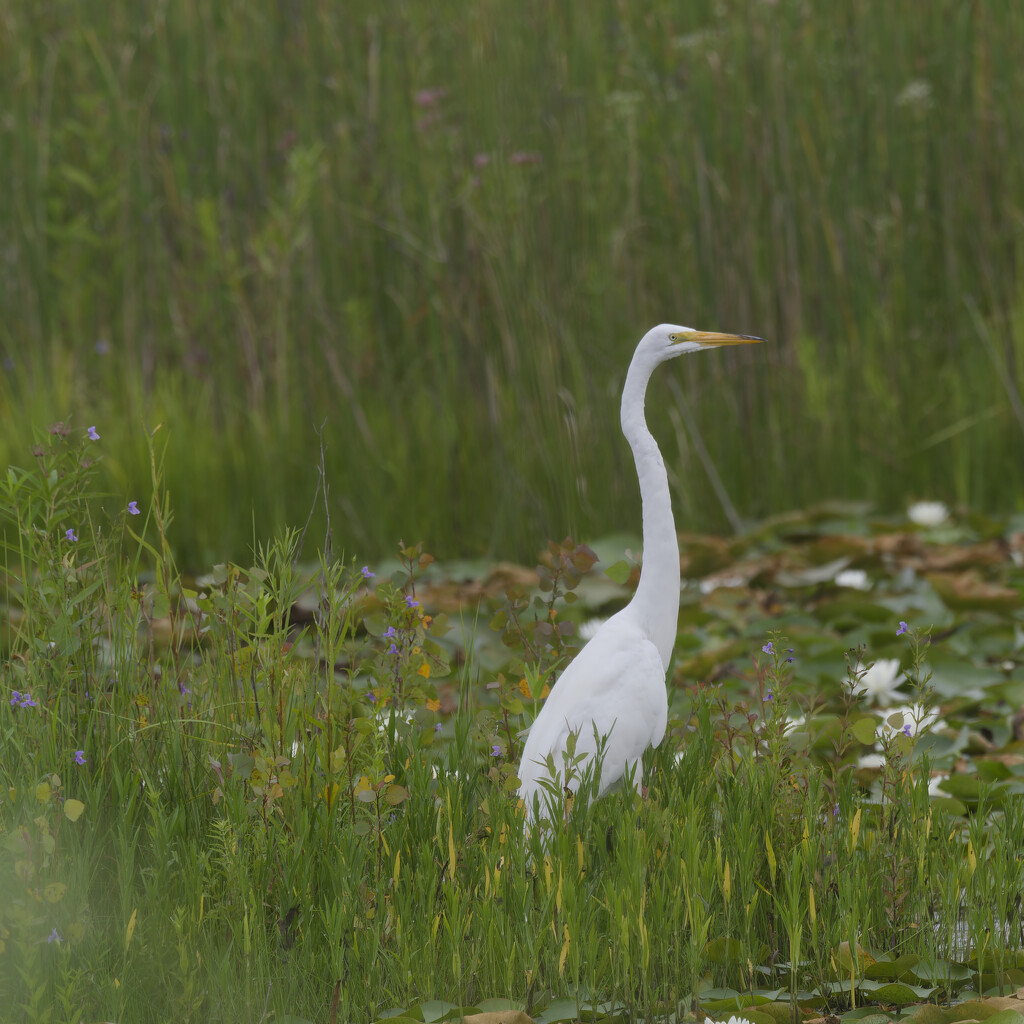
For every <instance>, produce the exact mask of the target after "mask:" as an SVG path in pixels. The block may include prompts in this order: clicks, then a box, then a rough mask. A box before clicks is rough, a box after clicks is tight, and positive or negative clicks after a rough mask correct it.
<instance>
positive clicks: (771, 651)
mask: <svg viewBox="0 0 1024 1024" xmlns="http://www.w3.org/2000/svg"><path fill="white" fill-rule="evenodd" d="M761 650H762V651H764V653H765V654H774V653H775V647H774V645H773V644H772V642H771V640H769V641H768V643H766V644H765V645H764V647H762V648H761Z"/></svg>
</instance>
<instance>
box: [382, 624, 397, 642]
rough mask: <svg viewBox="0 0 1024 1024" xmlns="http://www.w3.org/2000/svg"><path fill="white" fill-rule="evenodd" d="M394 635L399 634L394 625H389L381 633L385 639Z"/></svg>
mask: <svg viewBox="0 0 1024 1024" xmlns="http://www.w3.org/2000/svg"><path fill="white" fill-rule="evenodd" d="M393 636H398V630H397V629H395V627H394V626H388V628H387V629H385V630H384V632H383V633H381V638H382V639H384V640H390V639H391V638H392V637H393Z"/></svg>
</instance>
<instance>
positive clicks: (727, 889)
mask: <svg viewBox="0 0 1024 1024" xmlns="http://www.w3.org/2000/svg"><path fill="white" fill-rule="evenodd" d="M731 892H732V882H731V880H730V878H729V862H728V861H726V862H725V871H724V872H723V873H722V899H723V901H724V902H725V905H726V906H728V905H729V895H730V893H731Z"/></svg>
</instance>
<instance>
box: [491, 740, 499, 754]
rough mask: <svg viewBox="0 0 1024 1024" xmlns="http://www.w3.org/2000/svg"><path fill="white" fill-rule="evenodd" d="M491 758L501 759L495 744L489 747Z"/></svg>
mask: <svg viewBox="0 0 1024 1024" xmlns="http://www.w3.org/2000/svg"><path fill="white" fill-rule="evenodd" d="M491 757H501V747H499V746H498V744H497V743H495V744H494V746H493V747H491Z"/></svg>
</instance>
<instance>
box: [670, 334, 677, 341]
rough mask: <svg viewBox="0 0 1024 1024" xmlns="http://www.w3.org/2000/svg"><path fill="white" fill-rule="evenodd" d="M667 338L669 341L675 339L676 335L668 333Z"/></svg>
mask: <svg viewBox="0 0 1024 1024" xmlns="http://www.w3.org/2000/svg"><path fill="white" fill-rule="evenodd" d="M668 340H669V341H675V340H676V336H675V335H674V334H670V335H669V336H668Z"/></svg>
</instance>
